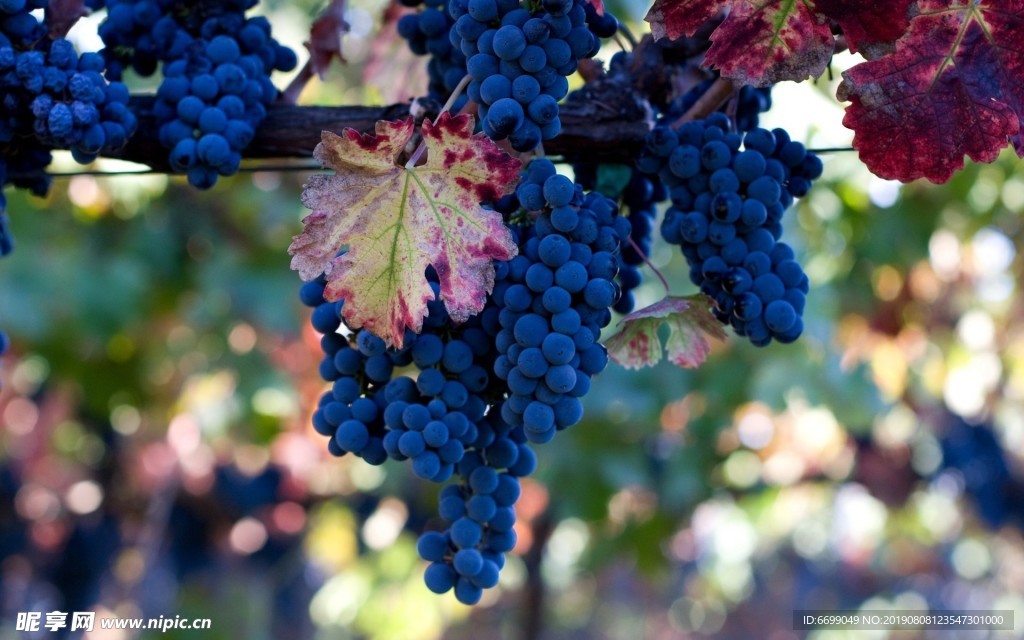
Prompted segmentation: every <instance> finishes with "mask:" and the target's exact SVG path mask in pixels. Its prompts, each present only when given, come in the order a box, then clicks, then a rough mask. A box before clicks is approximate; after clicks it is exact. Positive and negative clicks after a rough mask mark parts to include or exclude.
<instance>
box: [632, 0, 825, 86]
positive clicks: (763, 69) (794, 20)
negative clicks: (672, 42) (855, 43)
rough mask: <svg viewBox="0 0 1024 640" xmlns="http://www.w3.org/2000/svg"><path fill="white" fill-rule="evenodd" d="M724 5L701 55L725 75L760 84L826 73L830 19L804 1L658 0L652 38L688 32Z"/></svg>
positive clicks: (651, 18)
mask: <svg viewBox="0 0 1024 640" xmlns="http://www.w3.org/2000/svg"><path fill="white" fill-rule="evenodd" d="M726 8H727V9H728V10H729V12H728V15H726V17H725V20H723V21H722V24H720V25H719V26H718V27H717V28H716V29H715V30H714V32H712V34H711V43H712V45H711V48H710V49H709V50H708V52H707V55H706V56H705V62H706V63H707V64H708V65H709V66H712V67H715V68H717V69H719V70H720V71H721V73H722V75H723V76H725V77H727V78H730V79H732V80H737V81H739V82H741V83H744V84H752V85H755V86H762V87H763V86H767V85H769V84H773V83H775V82H781V81H783V80H796V81H800V80H805V79H807V78H808V77H817V76H819V75H821V74H822V72H824V71H825V67H826V66H827V65H828V61H829V59H830V58H831V56H832V51H833V48H834V42H835V41H834V38H833V37H832V31H831V29H830V27H829V21H828V19H827V18H826V17H825V16H823V15H822V14H821V13H818V12H816V11H815V9H814V6H813V5H812V4H811V3H809V2H807V1H806V0H767V1H761V2H749V1H744V0H717V1H715V0H658V1H657V2H655V4H654V6H653V7H651V11H650V12H649V13H648V14H647V21H648V22H650V23H651V32H652V33H653V34H654V36H655V37H660V36H664V35H667V36H669V37H671V38H678V37H681V36H692V35H693V34H694V32H695V31H696V30H697V29H698V28H699V27H700V26H701V25H702V24H704V23H705V22H707V20H709V19H710V18H712V17H714V16H715V15H716V14H717V13H718V12H719V11H720V10H722V9H726Z"/></svg>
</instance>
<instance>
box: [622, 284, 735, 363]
mask: <svg viewBox="0 0 1024 640" xmlns="http://www.w3.org/2000/svg"><path fill="white" fill-rule="evenodd" d="M662 324H665V325H668V330H669V333H668V340H666V341H665V350H666V351H667V352H668V359H669V361H670V362H672V363H673V364H675V365H678V366H680V367H688V368H696V367H699V366H700V365H701V364H703V363H704V360H705V359H707V357H708V353H709V352H710V351H711V344H710V343H709V342H708V336H711V337H713V338H718V339H719V340H724V339H725V331H724V330H723V329H722V324H721V323H720V322H718V320H716V319H715V317H714V316H713V315H712V314H711V300H710V299H709V298H708V297H707V296H705V295H703V294H697V295H695V296H689V297H685V298H679V297H673V296H668V297H666V298H664V299H663V300H661V301H660V302H656V303H655V304H652V305H651V306H649V307H645V308H643V309H640V310H638V311H634V312H633V313H631V314H629V315H628V316H626V317H625V318H623V319H622V320H620V321H619V326H621V327H622V329H621V330H620V331H619V332H618V333H616V334H615V335H613V336H612V337H611V338H609V339H608V341H607V342H606V343H605V346H606V347H608V355H609V356H611V358H612V360H614V361H615V362H618V363H619V364H621V365H622V366H624V367H626V368H627V369H640V368H643V367H650V366H654V365H656V364H658V363H659V362H660V361H661V341H660V340H659V339H658V328H659V327H661V325H662Z"/></svg>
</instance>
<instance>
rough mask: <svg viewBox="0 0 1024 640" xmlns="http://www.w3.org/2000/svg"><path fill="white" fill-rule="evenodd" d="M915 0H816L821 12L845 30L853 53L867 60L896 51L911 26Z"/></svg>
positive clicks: (847, 41) (847, 42)
mask: <svg viewBox="0 0 1024 640" xmlns="http://www.w3.org/2000/svg"><path fill="white" fill-rule="evenodd" d="M913 4H914V0H876V1H875V2H864V0H816V2H815V6H816V7H817V9H818V11H820V12H822V13H824V14H825V15H826V16H828V17H829V18H830V19H831V20H833V21H834V22H835V23H836V24H838V25H839V26H840V27H841V28H842V30H843V35H844V36H846V44H847V45H848V46H849V47H850V51H853V52H854V53H861V54H862V55H864V57H866V58H868V59H874V58H878V57H881V56H882V55H884V54H886V53H890V52H891V51H892V50H893V46H894V44H895V42H896V40H898V39H899V37H900V36H902V35H903V33H904V32H905V31H906V30H907V27H909V26H910V10H911V5H913Z"/></svg>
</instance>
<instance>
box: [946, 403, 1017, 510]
mask: <svg viewBox="0 0 1024 640" xmlns="http://www.w3.org/2000/svg"><path fill="white" fill-rule="evenodd" d="M939 443H940V445H941V447H942V466H941V467H940V470H941V471H944V472H947V473H948V472H949V471H954V472H956V473H958V474H960V476H961V482H962V485H963V488H964V493H965V494H966V497H967V498H968V499H969V500H970V501H971V502H972V503H974V506H975V509H976V510H977V513H978V516H979V517H980V518H981V520H982V522H983V523H984V524H985V525H986V526H987V527H989V528H990V529H993V530H996V529H999V528H1001V527H1004V526H1006V525H1007V524H1010V523H1013V524H1015V525H1016V526H1024V510H1022V509H1021V504H1024V480H1022V479H1021V477H1020V476H1019V474H1016V473H1014V472H1013V471H1012V470H1011V465H1010V463H1009V460H1010V457H1009V456H1008V455H1007V452H1006V451H1005V450H1004V449H1003V446H1002V445H1001V444H1000V442H999V438H998V436H997V434H996V432H995V431H994V430H993V428H992V426H991V425H987V424H978V425H972V424H969V423H968V422H966V421H964V419H963V418H961V417H960V416H955V415H948V416H947V418H946V424H945V425H943V429H942V430H941V431H940V432H939Z"/></svg>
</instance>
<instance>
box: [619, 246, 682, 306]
mask: <svg viewBox="0 0 1024 640" xmlns="http://www.w3.org/2000/svg"><path fill="white" fill-rule="evenodd" d="M629 244H630V246H632V247H633V251H636V252H637V253H638V254H639V255H640V257H641V258H643V261H644V264H646V265H647V266H648V267H650V268H651V271H653V272H654V275H656V276H658V280H661V286H663V287H665V295H669V296H670V295H672V290H671V289H669V286H668V280H666V279H665V276H664V274H662V273H661V271H660V270H659V269H658V267H656V266H654V263H652V262H651V259H650V258H648V257H647V254H646V253H644V252H643V249H641V248H640V247H639V246H637V244H636V241H635V240H633V237H632V236H630V237H629Z"/></svg>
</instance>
